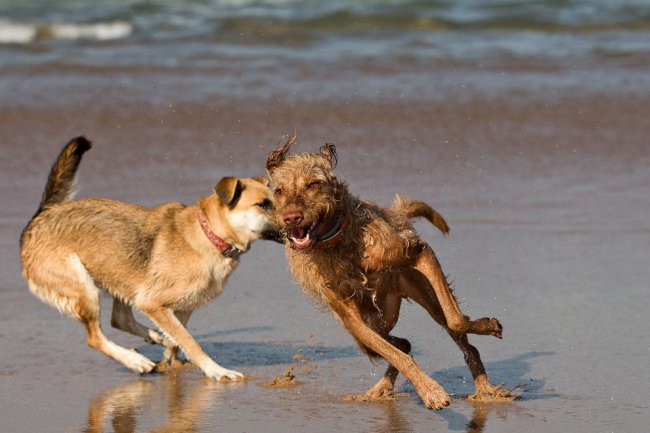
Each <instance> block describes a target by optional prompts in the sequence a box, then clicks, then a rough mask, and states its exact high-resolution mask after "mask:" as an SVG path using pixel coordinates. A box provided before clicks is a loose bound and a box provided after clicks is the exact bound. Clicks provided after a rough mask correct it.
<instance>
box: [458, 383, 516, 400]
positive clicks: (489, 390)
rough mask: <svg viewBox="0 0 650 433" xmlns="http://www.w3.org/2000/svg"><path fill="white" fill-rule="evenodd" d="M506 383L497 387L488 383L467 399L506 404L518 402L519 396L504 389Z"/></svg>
mask: <svg viewBox="0 0 650 433" xmlns="http://www.w3.org/2000/svg"><path fill="white" fill-rule="evenodd" d="M504 386H505V383H501V384H499V385H497V386H494V385H492V384H491V383H489V382H488V383H487V384H485V385H483V386H481V387H477V389H476V393H475V394H474V395H470V396H468V397H467V399H468V400H470V401H482V402H504V401H514V400H517V396H514V395H512V391H511V390H509V389H504V388H503V387H504Z"/></svg>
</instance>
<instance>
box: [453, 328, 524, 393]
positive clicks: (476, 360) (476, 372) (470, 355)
mask: <svg viewBox="0 0 650 433" xmlns="http://www.w3.org/2000/svg"><path fill="white" fill-rule="evenodd" d="M447 332H448V333H449V335H450V336H451V338H452V339H453V340H454V342H455V343H456V344H457V345H458V347H459V348H460V350H461V351H462V352H463V356H464V358H465V363H466V364H467V367H469V371H470V372H471V373H472V377H473V378H474V386H475V388H476V391H475V394H474V395H473V396H471V397H470V398H472V399H475V400H514V397H512V396H511V395H510V391H509V390H507V389H501V388H500V386H494V385H492V383H490V380H489V379H488V377H487V374H486V373H485V367H484V366H483V361H481V355H480V354H479V353H478V350H477V349H476V347H474V346H472V345H471V344H470V343H469V340H468V339H467V334H463V333H461V332H455V331H452V330H451V329H447Z"/></svg>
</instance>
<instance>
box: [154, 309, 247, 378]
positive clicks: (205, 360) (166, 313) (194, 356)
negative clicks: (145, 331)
mask: <svg viewBox="0 0 650 433" xmlns="http://www.w3.org/2000/svg"><path fill="white" fill-rule="evenodd" d="M143 312H144V313H145V314H146V315H147V316H148V317H149V318H150V319H151V320H152V321H153V322H154V323H155V324H156V325H158V326H159V327H160V329H162V330H163V331H164V332H166V333H167V335H169V336H170V337H171V338H173V339H174V341H175V343H176V344H177V345H178V347H180V348H181V350H182V351H183V352H185V356H186V357H187V359H188V360H189V361H190V362H191V363H192V364H194V365H196V366H197V367H198V368H199V369H200V370H201V371H202V372H203V374H205V375H206V376H207V377H209V378H210V379H214V380H219V379H222V378H228V379H230V380H240V379H243V377H244V375H243V374H241V373H240V372H238V371H234V370H228V369H226V368H223V367H222V366H220V365H219V364H217V363H216V362H214V361H213V360H212V358H210V357H209V356H208V355H207V354H206V353H205V352H204V351H203V349H201V346H199V343H197V342H196V340H194V338H193V337H192V336H191V335H190V333H189V332H188V331H187V329H185V327H184V326H183V324H182V323H181V322H180V320H178V317H176V315H175V314H174V311H173V310H171V309H169V308H158V309H152V310H146V311H143Z"/></svg>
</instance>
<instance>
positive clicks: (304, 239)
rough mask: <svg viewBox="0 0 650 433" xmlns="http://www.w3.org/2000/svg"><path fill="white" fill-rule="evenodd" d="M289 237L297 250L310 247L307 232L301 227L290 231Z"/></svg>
mask: <svg viewBox="0 0 650 433" xmlns="http://www.w3.org/2000/svg"><path fill="white" fill-rule="evenodd" d="M289 236H290V237H291V239H292V240H293V244H294V246H296V247H297V248H306V247H308V246H309V245H311V239H310V238H309V232H308V231H307V230H305V229H304V228H302V227H297V228H295V229H291V231H289Z"/></svg>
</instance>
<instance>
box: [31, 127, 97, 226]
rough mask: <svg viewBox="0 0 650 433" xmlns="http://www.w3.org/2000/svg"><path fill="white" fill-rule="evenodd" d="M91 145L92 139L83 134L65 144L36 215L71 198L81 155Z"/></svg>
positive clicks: (49, 177)
mask: <svg viewBox="0 0 650 433" xmlns="http://www.w3.org/2000/svg"><path fill="white" fill-rule="evenodd" d="M90 147H91V145H90V141H89V140H88V139H87V138H86V137H83V136H80V137H77V138H73V139H72V140H70V141H69V142H68V144H66V145H65V147H64V148H63V150H62V151H61V153H60V154H59V157H58V158H57V159H56V161H55V162H54V165H52V169H51V170H50V175H49V176H48V178H47V184H46V185H45V191H43V197H42V198H41V204H40V206H39V207H38V210H37V211H36V214H34V217H36V216H37V215H38V214H40V213H41V212H43V211H44V210H45V209H46V208H48V207H49V206H52V205H54V204H57V203H61V202H64V201H66V200H69V199H70V198H71V196H72V193H73V188H74V183H75V175H76V174H77V169H78V168H79V163H80V162H81V157H82V156H83V154H84V153H86V151H87V150H88V149H90Z"/></svg>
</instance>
